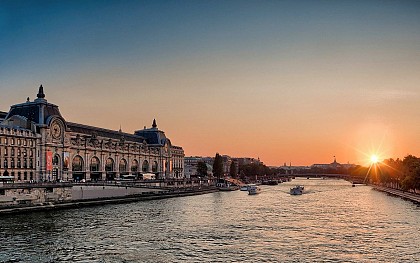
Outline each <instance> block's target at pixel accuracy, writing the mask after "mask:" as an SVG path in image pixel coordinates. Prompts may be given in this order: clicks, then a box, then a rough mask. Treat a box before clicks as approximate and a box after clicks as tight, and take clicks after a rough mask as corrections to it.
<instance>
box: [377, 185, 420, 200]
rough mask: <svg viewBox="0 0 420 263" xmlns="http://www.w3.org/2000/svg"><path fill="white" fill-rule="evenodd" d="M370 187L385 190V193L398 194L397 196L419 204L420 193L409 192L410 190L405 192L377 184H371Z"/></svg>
mask: <svg viewBox="0 0 420 263" xmlns="http://www.w3.org/2000/svg"><path fill="white" fill-rule="evenodd" d="M372 187H373V189H375V190H377V191H381V192H385V193H388V194H390V195H394V196H398V197H401V198H403V199H407V200H410V201H412V202H415V203H418V204H420V195H419V194H415V193H411V192H405V191H402V190H398V189H393V188H388V187H384V186H379V185H372Z"/></svg>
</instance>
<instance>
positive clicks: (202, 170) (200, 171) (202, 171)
mask: <svg viewBox="0 0 420 263" xmlns="http://www.w3.org/2000/svg"><path fill="white" fill-rule="evenodd" d="M197 175H198V176H202V177H205V176H207V165H206V163H205V162H202V161H200V162H198V163H197Z"/></svg>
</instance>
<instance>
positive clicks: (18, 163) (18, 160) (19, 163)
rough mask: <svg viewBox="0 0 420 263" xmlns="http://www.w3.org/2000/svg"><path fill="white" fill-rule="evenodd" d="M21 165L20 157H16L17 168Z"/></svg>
mask: <svg viewBox="0 0 420 263" xmlns="http://www.w3.org/2000/svg"><path fill="white" fill-rule="evenodd" d="M21 165H22V161H21V160H20V158H18V159H17V168H20V167H21Z"/></svg>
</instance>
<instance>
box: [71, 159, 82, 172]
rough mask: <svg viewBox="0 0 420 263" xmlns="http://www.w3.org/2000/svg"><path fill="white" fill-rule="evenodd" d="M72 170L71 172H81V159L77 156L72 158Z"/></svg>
mask: <svg viewBox="0 0 420 263" xmlns="http://www.w3.org/2000/svg"><path fill="white" fill-rule="evenodd" d="M72 170H73V171H83V159H82V157H80V156H79V155H77V156H75V157H74V158H73V163H72Z"/></svg>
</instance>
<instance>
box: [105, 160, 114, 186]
mask: <svg viewBox="0 0 420 263" xmlns="http://www.w3.org/2000/svg"><path fill="white" fill-rule="evenodd" d="M105 174H106V180H110V181H112V180H114V179H115V163H114V160H113V159H112V158H111V157H109V158H108V159H106V162H105Z"/></svg>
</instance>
